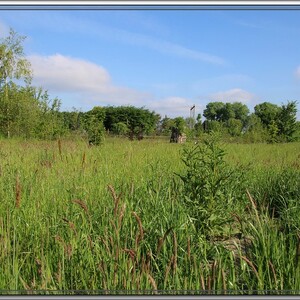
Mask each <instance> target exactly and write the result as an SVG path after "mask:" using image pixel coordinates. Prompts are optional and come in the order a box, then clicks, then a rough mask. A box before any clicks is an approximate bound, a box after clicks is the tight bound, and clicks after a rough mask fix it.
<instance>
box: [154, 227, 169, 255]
mask: <svg viewBox="0 0 300 300" xmlns="http://www.w3.org/2000/svg"><path fill="white" fill-rule="evenodd" d="M171 231H172V227H171V228H169V229H168V230H167V231H166V232H165V234H164V236H163V237H162V238H160V239H159V240H158V243H157V250H156V255H157V256H158V255H159V253H160V250H161V248H162V246H163V244H164V241H165V240H166V238H167V235H168V234H169V233H170V232H171Z"/></svg>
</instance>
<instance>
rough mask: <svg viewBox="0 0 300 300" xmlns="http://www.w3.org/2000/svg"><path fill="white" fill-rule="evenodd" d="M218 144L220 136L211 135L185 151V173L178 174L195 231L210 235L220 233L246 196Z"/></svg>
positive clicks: (239, 176)
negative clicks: (234, 207) (237, 203)
mask: <svg viewBox="0 0 300 300" xmlns="http://www.w3.org/2000/svg"><path fill="white" fill-rule="evenodd" d="M218 141H219V136H218V135H216V134H215V133H212V134H211V135H210V136H208V138H206V139H205V140H204V142H203V144H196V145H193V146H187V147H186V148H184V150H183V155H182V160H183V162H184V164H185V166H186V172H185V174H183V175H179V176H180V178H181V180H182V181H183V184H184V187H183V201H184V205H185V207H186V209H187V212H188V214H189V215H190V217H191V218H192V219H193V221H194V224H195V226H196V228H197V230H198V231H199V232H200V233H203V234H204V233H205V234H209V235H211V234H217V233H220V232H222V231H223V229H224V227H223V225H224V224H225V223H228V222H229V221H230V214H229V210H230V208H232V205H233V204H234V202H236V201H240V200H241V199H242V198H243V197H244V194H245V193H244V191H245V189H244V188H243V187H244V181H243V175H242V173H241V172H240V171H237V170H234V169H233V168H231V167H229V165H228V164H227V163H226V162H225V160H224V156H225V151H224V150H223V149H222V148H221V147H220V146H219V144H218ZM226 212H228V213H226Z"/></svg>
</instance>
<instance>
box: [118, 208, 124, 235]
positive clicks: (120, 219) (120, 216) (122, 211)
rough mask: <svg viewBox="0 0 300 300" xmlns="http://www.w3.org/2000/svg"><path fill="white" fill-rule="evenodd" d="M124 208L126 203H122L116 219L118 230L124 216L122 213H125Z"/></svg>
mask: <svg viewBox="0 0 300 300" xmlns="http://www.w3.org/2000/svg"><path fill="white" fill-rule="evenodd" d="M125 209H126V203H124V204H123V206H122V208H121V210H120V213H119V220H118V230H119V231H120V229H121V225H122V220H123V217H124V213H125Z"/></svg>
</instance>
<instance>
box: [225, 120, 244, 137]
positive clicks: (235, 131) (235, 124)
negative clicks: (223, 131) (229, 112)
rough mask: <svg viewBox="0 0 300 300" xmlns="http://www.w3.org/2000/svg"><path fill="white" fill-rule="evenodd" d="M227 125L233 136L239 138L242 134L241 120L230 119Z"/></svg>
mask: <svg viewBox="0 0 300 300" xmlns="http://www.w3.org/2000/svg"><path fill="white" fill-rule="evenodd" d="M226 125H227V128H228V133H229V134H230V135H231V136H239V135H240V134H241V133H242V129H243V123H242V121H241V120H238V119H234V118H230V119H229V120H228V121H227V123H226Z"/></svg>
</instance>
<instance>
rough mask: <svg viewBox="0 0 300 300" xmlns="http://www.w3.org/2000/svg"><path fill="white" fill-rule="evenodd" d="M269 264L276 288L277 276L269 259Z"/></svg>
mask: <svg viewBox="0 0 300 300" xmlns="http://www.w3.org/2000/svg"><path fill="white" fill-rule="evenodd" d="M269 265H270V267H271V270H272V273H273V276H274V281H275V284H276V288H277V276H276V272H275V268H274V265H273V264H272V262H271V261H270V260H269Z"/></svg>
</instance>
